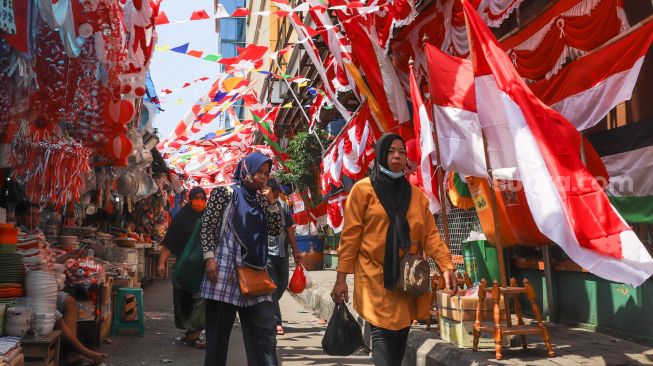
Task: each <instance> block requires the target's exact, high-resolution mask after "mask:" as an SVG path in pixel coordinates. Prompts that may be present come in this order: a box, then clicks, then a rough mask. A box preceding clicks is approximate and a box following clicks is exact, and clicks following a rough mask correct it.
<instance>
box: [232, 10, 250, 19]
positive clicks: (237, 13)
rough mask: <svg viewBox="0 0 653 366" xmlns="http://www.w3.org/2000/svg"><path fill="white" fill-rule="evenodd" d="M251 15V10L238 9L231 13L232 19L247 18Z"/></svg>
mask: <svg viewBox="0 0 653 366" xmlns="http://www.w3.org/2000/svg"><path fill="white" fill-rule="evenodd" d="M249 14H250V11H249V9H247V8H238V9H236V10H234V12H233V13H231V16H232V17H246V16H248V15H249Z"/></svg>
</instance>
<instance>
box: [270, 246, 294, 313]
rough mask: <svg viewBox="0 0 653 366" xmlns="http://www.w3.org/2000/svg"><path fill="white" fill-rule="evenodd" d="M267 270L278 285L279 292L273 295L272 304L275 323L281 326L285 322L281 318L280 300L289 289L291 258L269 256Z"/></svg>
mask: <svg viewBox="0 0 653 366" xmlns="http://www.w3.org/2000/svg"><path fill="white" fill-rule="evenodd" d="M267 270H268V274H269V275H270V277H271V278H272V281H274V283H275V284H276V285H277V290H276V291H274V293H273V294H272V302H273V303H274V318H275V321H276V322H277V325H281V324H282V323H283V320H282V318H281V309H280V308H279V299H280V298H281V296H283V294H284V292H286V288H287V287H288V276H289V274H288V272H289V271H290V265H289V258H288V257H279V256H276V255H268V263H267Z"/></svg>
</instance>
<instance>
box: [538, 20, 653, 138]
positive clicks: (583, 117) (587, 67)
mask: <svg viewBox="0 0 653 366" xmlns="http://www.w3.org/2000/svg"><path fill="white" fill-rule="evenodd" d="M651 42H653V18H650V17H649V18H647V19H646V20H644V21H643V22H642V23H640V24H638V25H636V26H635V27H633V28H631V29H630V30H629V31H628V33H625V34H624V35H623V36H622V37H621V38H619V39H617V40H615V41H614V42H612V43H609V44H606V45H604V46H602V47H600V48H598V49H596V50H594V51H592V52H591V53H589V54H587V55H585V56H583V57H581V58H579V59H577V60H575V61H573V62H571V63H570V64H569V65H567V66H565V67H564V68H563V69H562V70H561V71H560V72H559V73H558V74H556V75H555V76H554V77H552V78H551V79H542V80H540V81H538V82H535V83H533V84H530V85H529V88H530V89H531V90H532V91H533V93H534V94H535V95H536V96H537V97H538V98H539V99H540V100H541V101H542V102H544V103H545V104H547V105H549V106H550V107H551V108H553V109H555V110H556V111H558V112H560V114H562V115H563V116H565V118H567V119H568V120H569V122H571V123H572V124H573V125H574V126H575V127H576V128H577V129H578V130H584V129H587V128H590V127H592V126H594V125H596V124H597V123H599V122H600V121H601V120H602V119H603V117H605V116H606V115H607V114H608V112H609V111H610V110H611V109H612V108H614V107H615V106H617V105H618V104H620V103H623V102H624V101H625V100H628V99H630V97H631V95H632V93H633V88H635V84H636V82H637V79H638V76H639V72H640V70H641V69H642V64H643V63H644V56H646V52H647V51H648V50H649V47H650V46H651Z"/></svg>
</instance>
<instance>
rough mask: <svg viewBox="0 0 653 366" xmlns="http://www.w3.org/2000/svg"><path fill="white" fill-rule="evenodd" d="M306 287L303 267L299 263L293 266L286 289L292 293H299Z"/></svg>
mask: <svg viewBox="0 0 653 366" xmlns="http://www.w3.org/2000/svg"><path fill="white" fill-rule="evenodd" d="M305 288H306V275H305V274H304V267H303V266H302V265H301V264H300V265H298V266H297V267H295V271H294V272H293V274H292V278H291V279H290V282H289V283H288V290H290V291H292V293H294V294H298V293H301V292H302V291H304V289H305Z"/></svg>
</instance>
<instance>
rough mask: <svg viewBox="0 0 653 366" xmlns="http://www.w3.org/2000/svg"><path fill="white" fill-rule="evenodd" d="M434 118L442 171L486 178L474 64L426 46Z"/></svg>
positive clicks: (436, 48)
mask: <svg viewBox="0 0 653 366" xmlns="http://www.w3.org/2000/svg"><path fill="white" fill-rule="evenodd" d="M424 49H425V52H426V60H427V65H428V68H427V69H428V74H429V89H430V93H431V102H432V103H433V119H434V122H435V128H436V130H437V131H438V146H439V147H440V160H442V162H441V165H442V168H443V169H444V170H446V171H448V172H459V173H462V174H465V175H472V176H475V177H485V176H487V168H486V164H485V152H484V149H483V133H482V132H481V123H480V122H479V120H478V114H477V112H476V93H475V90H474V71H473V66H472V62H471V61H469V60H467V59H462V58H459V57H454V56H450V55H448V54H446V53H444V52H442V51H440V49H439V48H438V47H435V46H432V45H430V44H426V45H425V48H424Z"/></svg>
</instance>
